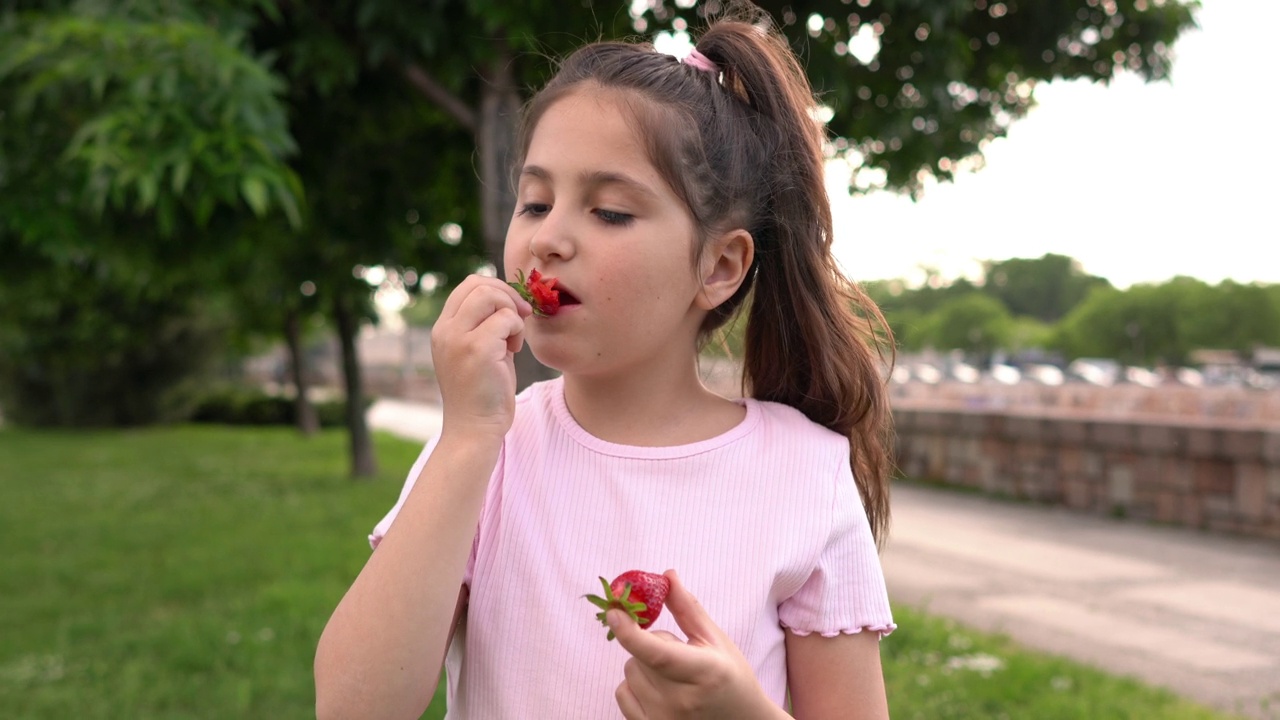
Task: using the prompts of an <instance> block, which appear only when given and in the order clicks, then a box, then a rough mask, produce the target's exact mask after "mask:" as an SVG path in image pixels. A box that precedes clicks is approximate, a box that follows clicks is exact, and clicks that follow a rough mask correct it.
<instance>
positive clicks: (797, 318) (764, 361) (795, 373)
mask: <svg viewBox="0 0 1280 720" xmlns="http://www.w3.org/2000/svg"><path fill="white" fill-rule="evenodd" d="M697 48H698V51H699V52H700V53H702V54H703V55H704V56H706V57H707V58H708V59H710V60H711V61H713V62H715V63H716V64H717V66H718V67H719V68H720V70H721V72H722V73H723V78H724V79H723V83H724V86H725V88H726V89H728V90H730V92H733V93H734V94H736V95H738V96H739V97H741V98H742V99H743V101H744V102H745V103H746V104H747V105H748V106H749V107H751V108H752V109H753V110H755V111H756V112H757V113H759V115H760V116H761V119H762V121H763V122H761V123H760V129H761V131H762V133H763V134H764V135H766V136H767V137H764V138H762V139H763V140H764V144H765V145H766V146H767V147H768V153H767V154H766V155H765V157H764V159H765V162H766V164H765V165H764V169H763V172H761V173H760V174H759V176H760V179H761V180H762V181H763V182H766V183H767V184H768V185H769V188H768V191H767V194H768V196H767V203H766V207H765V210H764V212H761V213H760V214H759V216H758V217H757V219H756V222H755V223H753V227H751V233H752V237H753V238H754V239H755V241H756V269H755V287H754V292H752V294H751V299H750V304H749V307H748V308H747V310H746V312H747V329H746V347H745V358H744V363H743V385H744V388H743V390H744V392H745V393H747V394H750V395H751V396H753V397H756V398H758V399H760V400H770V401H774V402H780V403H785V404H787V405H790V406H792V407H794V408H797V409H798V410H800V411H801V412H803V413H804V414H805V415H806V416H807V417H808V418H809V419H810V420H813V421H814V422H816V423H818V424H820V425H823V426H825V427H827V428H829V429H831V430H834V431H835V432H838V433H840V434H841V435H844V436H845V437H848V438H849V446H850V460H851V464H852V466H853V474H854V479H855V481H856V482H857V485H858V491H859V493H860V494H861V496H862V501H863V505H864V507H865V509H866V513H867V518H868V520H869V521H870V524H871V529H872V533H873V535H874V536H875V537H876V540H877V542H882V541H883V539H884V536H885V534H886V532H887V528H888V521H889V479H890V476H891V475H892V472H893V461H892V451H891V444H892V419H891V418H892V416H891V413H890V409H889V404H888V397H887V393H886V390H885V375H882V373H881V368H882V367H885V366H886V364H887V363H886V357H885V356H886V352H885V350H886V348H890V350H889V352H890V353H891V352H892V350H891V348H892V339H891V338H892V335H891V333H890V331H889V329H888V324H887V323H886V322H885V320H884V317H883V315H881V313H880V310H879V309H878V308H877V307H876V306H875V304H874V303H873V302H872V301H871V300H870V298H868V297H867V295H866V293H864V292H863V291H862V290H861V289H860V288H859V287H858V286H857V285H856V284H854V283H853V282H851V281H850V280H849V279H847V278H846V277H845V276H844V275H843V274H842V273H841V271H840V268H839V267H838V266H837V264H836V261H835V259H834V257H833V255H832V253H831V243H832V235H833V232H832V220H831V207H830V203H829V200H828V198H827V194H826V186H825V183H824V179H823V158H824V154H823V151H822V143H823V140H824V136H823V130H822V126H821V124H820V123H819V122H818V121H817V120H816V119H815V112H814V111H815V110H817V105H816V103H815V101H814V97H813V93H812V90H811V89H810V86H809V82H808V79H807V78H806V77H805V74H804V71H803V69H802V68H801V67H800V65H799V63H798V61H797V60H796V57H795V55H794V53H792V52H791V49H790V48H789V47H788V46H787V45H786V42H785V40H784V39H783V38H782V37H780V36H779V35H778V34H774V33H771V32H767V31H765V30H763V29H762V24H761V22H760V20H759V19H758V18H756V19H755V22H741V21H738V22H725V21H720V22H718V23H715V24H713V25H712V26H711V27H710V29H709V30H708V31H707V32H706V34H704V35H703V36H702V38H701V39H700V40H699V42H698V46H697ZM889 362H891V360H889Z"/></svg>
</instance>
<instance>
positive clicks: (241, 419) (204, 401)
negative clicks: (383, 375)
mask: <svg viewBox="0 0 1280 720" xmlns="http://www.w3.org/2000/svg"><path fill="white" fill-rule="evenodd" d="M368 404H370V403H366V406H367V405H368ZM314 406H315V410H316V416H317V419H318V420H319V422H320V427H322V428H335V427H342V426H343V423H344V418H345V413H346V403H345V402H343V401H340V400H326V401H321V402H316V403H314ZM296 414H297V405H296V404H295V403H294V400H293V398H291V397H286V396H283V395H272V394H270V393H267V392H265V391H264V390H261V389H259V388H254V387H241V386H235V385H229V386H221V387H215V388H214V389H211V390H206V391H205V392H204V393H202V394H201V395H200V399H199V401H198V402H197V403H196V405H195V408H194V409H193V410H192V411H191V414H190V416H189V419H190V421H191V422H194V423H211V424H218V425H287V426H291V427H292V426H296V425H297V422H298V420H297V417H296Z"/></svg>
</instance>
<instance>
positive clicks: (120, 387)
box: [0, 2, 301, 424]
mask: <svg viewBox="0 0 1280 720" xmlns="http://www.w3.org/2000/svg"><path fill="white" fill-rule="evenodd" d="M164 4H165V5H168V3H164ZM177 7H178V6H176V5H175V6H174V8H175V9H176V8H177ZM39 9H40V10H41V11H42V12H33V11H32V8H29V7H26V6H25V4H24V3H16V4H15V3H10V4H7V5H5V6H4V7H3V8H0V113H3V120H4V121H3V123H0V255H2V256H3V257H4V258H5V261H4V263H3V264H0V310H2V312H0V344H3V351H4V352H3V354H2V357H3V359H2V360H0V364H2V365H3V368H0V395H3V396H5V398H6V400H7V403H8V404H11V405H12V407H11V408H9V409H10V416H11V417H13V418H14V419H16V420H25V421H28V422H33V423H41V424H43V423H61V424H104V423H108V424H109V423H124V424H133V423H145V422H153V421H157V420H164V419H169V418H172V417H174V416H180V415H181V414H182V413H183V411H184V408H183V407H182V405H183V401H184V398H185V397H187V396H189V393H188V392H187V391H188V390H189V386H190V385H191V384H193V383H194V382H196V381H198V379H199V375H200V372H201V370H202V369H203V368H204V367H205V366H206V365H207V362H208V357H209V356H210V355H214V354H217V350H216V346H217V345H218V344H219V343H220V342H221V340H222V338H223V337H224V336H225V334H226V330H227V328H226V325H227V324H228V322H229V317H230V316H229V313H228V307H229V305H228V303H227V302H226V300H227V298H228V297H229V295H228V293H227V292H225V285H224V284H222V283H221V282H219V281H220V279H221V278H222V277H223V276H224V275H225V268H226V267H227V265H228V263H229V262H230V260H229V258H232V257H235V256H236V254H237V253H238V252H240V251H241V250H242V248H243V246H242V245H240V244H239V242H238V240H239V230H240V228H241V227H242V225H243V220H244V218H245V217H250V218H252V217H257V216H259V215H262V214H264V213H267V212H268V211H269V210H272V209H274V208H279V209H280V210H281V216H282V217H285V218H287V219H289V220H290V221H293V222H296V221H297V220H298V204H299V202H300V200H301V197H300V192H299V188H298V185H297V181H296V177H295V176H294V175H293V173H292V172H291V171H290V170H289V169H288V167H287V166H286V165H285V164H284V157H285V156H286V155H287V154H288V153H289V152H291V151H292V150H293V143H292V140H291V138H290V137H289V135H288V133H287V130H286V126H285V117H284V114H283V112H282V109H281V106H280V104H279V102H278V100H277V98H276V93H278V92H279V90H280V88H281V85H280V83H279V80H278V78H276V77H275V76H273V75H271V74H270V73H269V72H268V71H267V69H266V68H265V66H264V64H263V62H262V59H261V58H257V57H254V56H252V55H249V54H247V53H246V52H245V50H244V47H243V44H242V43H241V42H240V41H239V39H238V37H237V35H236V31H235V30H236V29H235V27H234V26H233V25H220V24H219V23H220V22H221V21H222V20H224V19H230V18H232V17H233V16H234V15H235V14H234V13H230V12H221V10H223V9H224V8H223V7H221V6H215V5H211V6H210V7H209V8H207V11H206V12H205V13H203V14H198V15H193V14H186V15H183V14H182V13H173V12H150V13H148V12H146V11H147V10H148V9H150V10H157V9H158V6H157V4H156V3H147V2H136V3H130V4H127V5H125V6H118V5H113V4H109V3H95V2H79V3H67V4H60V3H48V4H42V5H39Z"/></svg>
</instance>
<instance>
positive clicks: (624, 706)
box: [613, 680, 649, 720]
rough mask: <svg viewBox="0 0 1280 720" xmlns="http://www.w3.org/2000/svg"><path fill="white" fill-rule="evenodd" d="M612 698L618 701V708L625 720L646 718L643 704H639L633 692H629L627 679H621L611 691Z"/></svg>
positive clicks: (644, 719) (643, 719)
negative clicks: (620, 682) (615, 688)
mask: <svg viewBox="0 0 1280 720" xmlns="http://www.w3.org/2000/svg"><path fill="white" fill-rule="evenodd" d="M613 699H614V700H615V701H617V703H618V709H619V710H621V711H622V717H623V718H625V719H626V720H647V719H648V717H649V716H648V715H647V714H646V713H645V711H644V706H642V705H641V704H640V700H639V699H638V698H637V697H636V695H635V693H633V692H631V687H630V686H629V685H628V684H627V681H625V680H623V681H622V684H621V685H619V686H618V689H617V690H614V691H613Z"/></svg>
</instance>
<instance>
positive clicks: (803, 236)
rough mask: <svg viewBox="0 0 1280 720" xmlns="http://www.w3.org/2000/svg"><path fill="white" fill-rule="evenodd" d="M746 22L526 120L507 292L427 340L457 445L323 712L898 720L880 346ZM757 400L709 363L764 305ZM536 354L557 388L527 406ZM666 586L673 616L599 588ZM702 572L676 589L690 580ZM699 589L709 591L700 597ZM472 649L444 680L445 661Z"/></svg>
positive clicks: (491, 288)
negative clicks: (637, 617)
mask: <svg viewBox="0 0 1280 720" xmlns="http://www.w3.org/2000/svg"><path fill="white" fill-rule="evenodd" d="M762 28H763V25H762V23H761V22H760V21H758V20H754V21H741V20H738V21H730V20H721V21H718V22H716V23H714V24H713V25H712V26H711V27H710V28H709V29H708V30H707V32H706V33H705V34H704V35H703V36H702V37H701V39H700V40H699V42H698V44H697V49H696V50H695V51H694V52H693V53H692V54H691V55H690V56H689V58H688V59H686V60H684V61H683V62H681V61H678V60H676V59H675V58H673V57H670V56H668V55H664V54H661V53H658V52H656V51H655V50H654V49H653V48H652V47H651V46H649V45H644V44H625V43H597V44H593V45H589V46H587V47H585V48H582V49H581V50H579V51H578V52H576V53H575V54H574V55H572V56H571V57H570V58H569V59H568V60H567V61H566V62H565V63H564V65H563V66H562V68H561V69H560V71H559V73H558V74H557V75H556V77H555V78H554V79H553V80H552V81H551V82H550V83H549V85H548V86H547V87H546V88H545V89H544V90H543V91H542V92H541V93H539V94H538V95H537V96H536V97H535V98H533V100H532V101H531V102H530V103H529V105H528V107H527V108H526V115H525V120H524V125H523V129H522V135H521V138H520V141H519V144H518V145H517V147H518V149H519V157H518V158H517V164H516V170H517V172H518V199H517V208H516V212H515V216H514V217H513V218H512V221H511V225H510V229H509V230H508V233H507V239H506V252H505V258H504V260H505V264H506V268H505V269H506V273H507V275H508V276H509V277H512V278H514V277H516V276H517V274H518V273H519V274H522V275H529V274H530V273H531V272H532V271H533V270H535V269H536V270H538V271H540V272H541V273H542V274H543V275H544V276H546V277H555V278H557V279H558V284H557V285H556V288H557V289H559V290H560V302H561V307H560V310H559V312H557V313H555V314H554V315H551V316H547V317H541V316H534V315H533V314H532V309H531V307H530V305H529V304H528V303H527V302H525V301H524V300H523V299H522V298H521V295H520V294H519V293H517V292H516V291H515V290H514V289H513V288H512V287H511V286H509V285H508V284H507V283H505V282H503V281H502V280H499V279H496V278H486V277H480V276H474V277H470V278H467V279H466V280H465V281H464V282H462V283H461V284H460V285H459V287H458V288H457V289H456V290H455V291H454V292H453V293H452V294H451V295H450V296H449V298H448V300H447V301H446V303H445V306H444V309H443V312H442V314H441V316H440V319H439V321H438V322H437V324H436V326H435V328H434V330H433V332H432V342H433V355H434V358H435V363H436V369H437V373H438V375H439V378H440V389H441V394H442V396H443V403H444V424H443V429H442V431H441V433H440V435H439V436H438V437H437V438H436V439H435V440H434V441H432V442H431V443H429V444H428V445H427V447H426V449H425V450H424V451H423V453H422V455H421V457H420V458H419V459H418V462H417V463H416V464H415V465H414V467H413V469H412V470H411V472H410V473H409V477H408V481H407V483H406V484H405V487H404V490H403V492H402V493H401V495H400V500H399V502H398V503H396V505H395V507H394V508H393V509H392V510H391V512H390V514H388V515H387V517H386V518H384V519H383V520H382V522H380V523H378V525H377V527H376V528H375V531H374V533H373V535H372V536H371V542H372V543H373V545H374V546H375V547H376V548H377V549H376V551H375V552H373V553H372V555H371V556H370V559H369V561H368V563H367V564H366V565H365V567H364V569H363V570H362V571H361V573H360V575H359V577H358V578H357V579H356V580H355V582H354V584H353V585H352V586H351V588H350V590H349V591H348V592H347V594H346V596H345V597H344V598H343V599H342V602H341V603H340V604H339V605H338V607H337V609H336V610H335V611H334V613H333V616H332V618H331V619H330V620H329V623H328V625H327V626H326V628H325V630H324V634H323V636H322V637H321V639H320V643H319V647H318V650H317V653H316V668H315V672H316V695H317V713H318V715H319V716H320V717H321V718H331V717H350V718H407V717H417V716H418V715H419V714H420V713H421V712H422V711H423V709H424V708H425V707H426V706H427V704H428V702H429V701H430V699H431V697H432V694H433V690H434V688H435V685H436V679H437V677H438V676H439V672H440V667H441V664H442V662H443V663H444V664H445V666H446V669H447V678H448V703H449V717H450V718H480V719H491V718H552V717H555V718H590V719H592V720H595V719H598V718H608V717H618V716H619V714H621V715H622V716H623V717H625V718H628V719H634V718H650V719H657V718H673V717H681V718H683V717H716V718H734V719H737V720H742V719H748V718H775V717H786V712H785V710H784V708H786V707H789V708H790V710H791V712H793V713H794V715H795V716H796V717H800V718H841V719H842V720H848V719H850V718H884V717H888V710H887V706H886V700H885V691H884V685H883V679H882V673H881V668H880V659H879V640H880V638H881V637H883V636H884V635H886V634H888V633H889V632H890V631H891V630H892V629H893V628H894V625H893V621H892V618H891V616H890V611H889V603H888V600H887V596H886V592H885V585H884V579H883V575H882V572H881V569H880V565H879V562H878V559H877V553H876V547H877V545H876V541H877V540H879V539H883V535H884V532H885V527H886V524H887V521H888V514H889V508H888V479H889V473H890V461H889V457H888V440H887V433H888V431H889V430H888V425H889V421H888V410H887V405H886V396H885V392H884V387H883V383H882V380H881V377H882V375H881V372H880V370H881V368H880V360H881V354H880V352H879V343H878V340H877V335H876V333H875V332H873V329H874V328H875V327H876V326H877V324H878V323H881V324H882V323H883V319H882V318H881V317H880V315H879V313H878V311H877V310H876V309H875V307H874V306H873V305H872V304H871V303H870V302H869V301H868V300H867V299H866V297H865V296H864V295H863V294H862V293H860V292H859V291H858V290H857V289H856V287H855V286H854V285H852V284H851V283H849V282H848V281H847V280H845V279H844V278H843V277H842V276H841V274H840V273H839V271H838V269H837V267H836V264H835V262H834V260H833V259H832V256H831V253H830V245H831V235H832V227H831V214H830V209H829V206H828V200H827V197H826V194H825V190H824V185H823V154H822V141H823V131H822V128H821V126H820V124H819V123H818V121H816V120H815V119H814V117H815V115H814V112H813V111H814V108H815V103H814V99H813V95H812V91H811V90H810V88H809V85H808V83H807V81H806V79H805V77H804V74H803V72H802V70H801V68H800V67H799V65H798V63H797V61H796V59H795V57H794V56H793V55H792V53H791V52H790V50H789V49H788V47H787V45H786V44H785V41H784V40H782V39H780V38H779V37H778V36H777V35H776V34H774V33H773V32H771V31H768V30H765V29H762ZM740 308H741V309H742V311H743V312H744V313H745V314H746V316H747V321H748V325H747V333H746V350H745V359H744V363H745V371H744V372H745V383H744V384H745V389H746V394H747V398H746V399H743V400H739V401H731V400H729V399H726V398H723V397H720V396H718V395H716V394H714V393H712V392H711V391H709V390H708V389H707V388H705V387H704V386H703V385H702V383H701V382H700V379H699V374H698V370H697V350H698V348H699V347H700V344H701V343H702V342H703V341H704V340H705V339H706V337H707V335H708V334H709V333H711V332H712V331H714V330H715V329H717V328H718V327H720V326H721V325H722V324H723V323H724V322H726V320H728V319H729V318H730V317H731V316H733V315H734V313H736V312H737V311H739V309H740ZM525 342H528V343H529V345H530V346H531V348H532V350H533V352H534V354H535V355H536V356H537V357H538V358H539V359H540V360H541V361H542V362H543V363H545V364H546V365H548V366H550V367H552V368H555V369H557V370H559V371H560V373H561V376H560V377H559V378H557V379H555V380H551V381H548V382H544V383H538V384H535V385H533V386H532V387H530V388H528V389H527V390H525V391H524V392H522V393H520V394H519V395H518V396H517V395H516V393H515V387H516V379H515V373H514V369H513V365H512V354H513V353H515V352H517V351H518V350H519V349H520V348H521V347H522V346H523V344H524V343H525ZM630 569H641V570H652V571H655V572H661V571H663V570H667V572H666V575H667V577H668V578H669V579H670V582H671V592H670V597H669V598H668V601H667V606H666V612H664V613H663V614H662V615H661V616H660V617H659V618H658V620H657V621H656V622H655V623H653V625H652V628H650V629H641V628H640V627H639V626H638V625H637V624H636V623H635V622H634V621H632V620H630V619H628V618H627V617H626V616H625V615H622V614H620V613H618V612H617V611H611V612H610V613H609V614H608V615H607V619H608V622H609V624H610V628H611V629H612V630H613V631H614V632H615V633H616V636H617V640H616V641H615V642H610V641H608V640H607V639H606V631H605V629H604V628H602V627H601V626H600V624H599V621H597V620H596V617H595V614H596V612H597V609H596V608H595V607H593V606H592V605H591V604H589V603H588V602H587V601H586V600H584V599H583V596H584V595H586V594H589V593H599V592H600V584H599V580H598V579H597V578H598V577H600V576H604V577H605V578H613V577H614V576H616V575H618V574H620V573H622V572H623V571H626V570H630ZM676 571H678V574H677V572H676ZM695 597H696V599H695ZM446 655H447V657H446Z"/></svg>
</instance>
